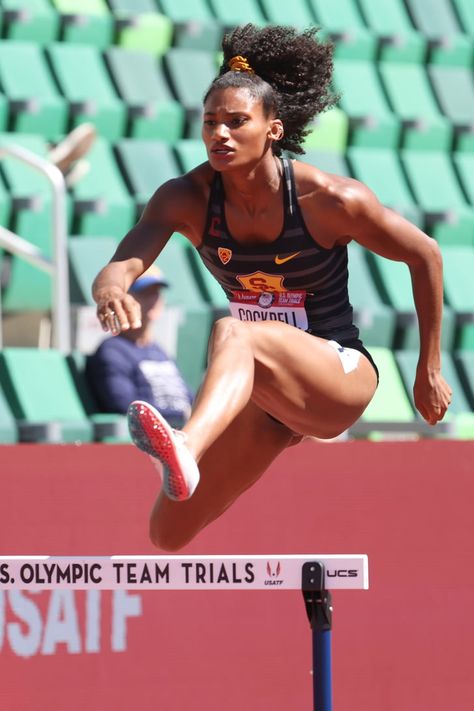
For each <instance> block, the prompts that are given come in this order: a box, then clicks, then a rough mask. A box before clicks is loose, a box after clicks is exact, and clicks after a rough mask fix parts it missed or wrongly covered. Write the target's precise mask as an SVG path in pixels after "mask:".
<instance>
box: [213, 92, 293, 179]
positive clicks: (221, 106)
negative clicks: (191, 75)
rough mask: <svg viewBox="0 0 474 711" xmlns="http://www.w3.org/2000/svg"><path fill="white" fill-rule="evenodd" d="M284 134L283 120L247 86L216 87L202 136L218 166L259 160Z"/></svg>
mask: <svg viewBox="0 0 474 711" xmlns="http://www.w3.org/2000/svg"><path fill="white" fill-rule="evenodd" d="M282 135H283V126H282V123H281V121H280V120H279V119H276V118H274V117H273V116H265V113H264V111H263V107H262V102H261V101H260V100H259V99H255V98H254V97H253V96H252V95H251V94H250V92H249V91H248V90H247V89H236V88H229V89H215V90H214V91H211V93H210V94H209V96H208V98H207V100H206V103H205V104H204V123H203V128H202V137H203V140H204V143H205V146H206V149H207V155H208V157H209V163H210V164H211V166H212V167H213V168H214V170H219V171H225V170H230V169H234V168H241V167H244V166H248V165H252V164H255V163H256V162H258V161H259V160H261V158H262V156H263V155H264V154H265V152H266V151H268V150H269V149H270V148H271V144H272V142H273V141H274V140H278V139H279V138H281V136H282Z"/></svg>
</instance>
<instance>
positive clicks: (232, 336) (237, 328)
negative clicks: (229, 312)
mask: <svg viewBox="0 0 474 711" xmlns="http://www.w3.org/2000/svg"><path fill="white" fill-rule="evenodd" d="M231 340H236V341H238V342H239V343H240V344H241V345H243V344H244V343H248V344H250V334H249V328H248V324H246V323H244V322H243V321H239V319H236V318H233V317H232V316H224V317H223V318H220V319H218V320H217V321H216V322H215V324H214V326H213V329H212V334H211V345H212V346H213V347H217V346H219V345H222V344H223V343H225V342H227V341H231Z"/></svg>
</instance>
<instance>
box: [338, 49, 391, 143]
mask: <svg viewBox="0 0 474 711" xmlns="http://www.w3.org/2000/svg"><path fill="white" fill-rule="evenodd" d="M334 84H335V89H336V91H337V92H340V93H341V99H340V106H341V108H342V109H343V110H344V111H345V112H346V113H347V115H348V116H349V121H350V136H349V140H350V143H351V144H352V145H358V146H371V147H379V148H395V147H397V146H398V143H399V137H400V128H401V127H400V123H399V119H398V118H397V117H396V116H394V115H393V114H392V112H391V111H390V109H389V107H388V104H387V101H386V98H385V96H384V93H383V88H382V85H381V83H380V80H379V77H378V76H377V72H376V69H375V65H374V64H373V63H372V62H365V61H357V60H354V61H349V60H337V61H336V62H335V65H334ZM361 87H364V91H361Z"/></svg>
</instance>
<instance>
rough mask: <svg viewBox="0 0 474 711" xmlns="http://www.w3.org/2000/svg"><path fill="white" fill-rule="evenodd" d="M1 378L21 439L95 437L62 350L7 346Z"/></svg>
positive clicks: (0, 367)
mask: <svg viewBox="0 0 474 711" xmlns="http://www.w3.org/2000/svg"><path fill="white" fill-rule="evenodd" d="M0 378H1V380H2V383H3V388H4V392H5V395H6V397H7V400H8V402H9V405H10V408H11V410H12V413H13V415H14V417H15V419H16V420H17V423H18V427H19V433H20V440H21V441H35V442H77V441H82V442H90V441H91V440H92V437H93V431H92V424H91V423H90V422H89V420H88V419H87V417H86V413H85V412H84V409H83V407H82V404H81V402H80V400H79V397H78V395H77V392H76V389H75V387H74V382H73V380H72V378H71V374H70V372H69V369H68V366H67V363H66V360H65V357H64V356H63V355H62V354H61V353H59V352H58V351H56V350H53V349H50V350H43V349H38V348H5V349H4V351H3V353H2V355H1V357H0Z"/></svg>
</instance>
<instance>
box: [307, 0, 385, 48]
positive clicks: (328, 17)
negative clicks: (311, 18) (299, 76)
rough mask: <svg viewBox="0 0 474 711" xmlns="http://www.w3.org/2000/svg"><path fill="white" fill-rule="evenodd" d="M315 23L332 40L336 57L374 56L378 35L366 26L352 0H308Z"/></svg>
mask: <svg viewBox="0 0 474 711" xmlns="http://www.w3.org/2000/svg"><path fill="white" fill-rule="evenodd" d="M309 6H310V8H311V9H312V10H313V13H314V15H315V18H316V24H318V25H319V24H320V25H321V26H322V27H323V28H324V33H325V34H328V35H329V37H330V38H331V39H332V40H334V41H335V43H336V48H335V57H336V59H359V60H361V59H367V60H369V59H375V54H376V51H377V38H376V36H375V35H374V34H372V33H371V32H370V30H368V29H367V27H365V25H364V22H363V20H362V17H361V14H360V12H359V9H358V7H357V4H356V2H354V1H353V0H331V2H327V0H309Z"/></svg>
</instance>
